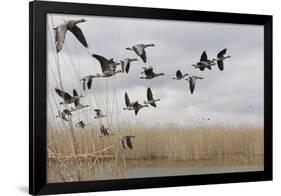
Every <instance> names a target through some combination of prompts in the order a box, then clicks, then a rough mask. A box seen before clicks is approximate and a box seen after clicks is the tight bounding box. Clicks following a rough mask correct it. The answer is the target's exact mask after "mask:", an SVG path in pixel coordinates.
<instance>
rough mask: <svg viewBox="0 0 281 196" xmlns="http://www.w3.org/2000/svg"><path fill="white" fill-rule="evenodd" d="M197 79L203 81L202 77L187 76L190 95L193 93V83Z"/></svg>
mask: <svg viewBox="0 0 281 196" xmlns="http://www.w3.org/2000/svg"><path fill="white" fill-rule="evenodd" d="M197 79H203V78H202V77H199V76H194V75H193V76H189V77H188V78H187V79H186V80H188V82H189V88H190V92H191V94H193V91H194V87H195V81H196V80H197Z"/></svg>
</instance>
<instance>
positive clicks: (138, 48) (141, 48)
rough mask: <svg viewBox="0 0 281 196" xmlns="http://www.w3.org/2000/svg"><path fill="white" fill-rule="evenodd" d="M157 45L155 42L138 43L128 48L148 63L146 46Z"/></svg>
mask: <svg viewBox="0 0 281 196" xmlns="http://www.w3.org/2000/svg"><path fill="white" fill-rule="evenodd" d="M151 46H155V45H154V44H136V45H133V46H132V47H131V48H130V47H127V48H126V49H127V50H132V51H134V52H135V53H136V54H137V55H138V56H139V57H140V58H141V59H142V60H143V62H144V63H146V52H145V48H147V47H151Z"/></svg>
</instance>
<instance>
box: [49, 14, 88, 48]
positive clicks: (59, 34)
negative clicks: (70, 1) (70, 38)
mask: <svg viewBox="0 0 281 196" xmlns="http://www.w3.org/2000/svg"><path fill="white" fill-rule="evenodd" d="M85 21H86V20H84V19H80V20H68V21H64V22H63V23H62V24H60V25H58V26H57V27H55V28H54V30H55V43H56V50H57V52H60V51H61V49H62V47H63V44H64V41H65V35H66V33H67V30H69V31H70V32H71V33H72V34H73V35H74V36H75V37H76V38H77V39H78V41H79V42H80V43H81V44H82V45H83V46H84V47H85V48H88V44H87V41H86V38H85V37H84V35H83V32H82V30H81V29H80V28H79V27H78V26H77V24H78V23H81V22H85Z"/></svg>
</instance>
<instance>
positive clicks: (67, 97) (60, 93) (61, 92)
mask: <svg viewBox="0 0 281 196" xmlns="http://www.w3.org/2000/svg"><path fill="white" fill-rule="evenodd" d="M55 91H56V93H57V94H58V95H59V96H60V97H62V98H63V99H66V100H70V99H71V98H72V96H71V95H70V94H68V93H67V92H64V91H62V90H60V89H58V88H56V89H55Z"/></svg>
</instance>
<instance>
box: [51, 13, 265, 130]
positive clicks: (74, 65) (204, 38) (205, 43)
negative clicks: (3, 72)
mask: <svg viewBox="0 0 281 196" xmlns="http://www.w3.org/2000/svg"><path fill="white" fill-rule="evenodd" d="M81 18H84V19H86V20H87V21H86V22H84V23H80V24H78V26H79V27H80V28H81V29H82V31H83V33H84V35H85V37H86V39H87V42H88V44H89V46H90V48H89V51H90V52H91V53H96V54H99V55H102V56H105V57H107V58H114V59H116V60H119V59H122V58H127V57H132V58H135V57H136V55H135V54H134V53H133V52H132V51H128V50H125V48H126V47H128V46H131V45H133V44H137V43H145V44H148V43H154V44H155V45H156V46H155V47H149V48H147V49H146V52H147V63H146V64H144V63H143V62H142V61H141V60H140V59H139V61H138V62H132V63H131V68H130V72H129V74H117V75H115V76H113V77H111V78H108V79H106V78H99V79H94V81H93V88H92V89H91V90H86V91H85V92H83V90H82V84H81V82H79V78H82V77H83V76H85V75H89V74H96V73H101V68H100V65H99V63H98V61H96V60H95V59H94V58H93V57H91V56H90V55H89V54H88V53H87V50H86V49H85V48H84V47H83V46H82V45H81V44H80V43H79V42H78V41H77V39H76V38H75V37H74V36H73V35H72V34H71V33H70V32H68V33H67V35H66V40H65V43H64V46H63V48H62V51H61V52H60V53H59V55H58V57H59V62H60V65H61V66H60V69H61V75H62V81H63V85H64V89H65V90H66V91H67V92H70V93H71V94H72V89H73V88H76V89H78V91H79V92H80V93H82V94H84V95H85V96H86V97H85V98H83V99H82V101H81V102H82V103H83V104H90V105H91V108H90V109H85V110H84V111H80V112H79V115H77V120H78V119H80V120H85V121H88V123H94V121H93V120H91V119H90V118H89V117H88V116H87V118H86V117H83V114H86V113H87V114H94V113H93V112H92V111H93V109H94V108H100V109H102V110H103V111H104V113H109V114H110V113H112V114H113V122H116V123H117V122H122V121H126V122H130V123H133V124H134V123H136V122H138V123H139V122H145V123H147V124H155V123H156V124H161V125H165V124H170V123H175V124H179V125H190V124H193V123H235V124H239V123H255V124H258V125H260V126H262V125H263V88H264V86H263V73H264V70H263V62H264V61H263V59H264V56H263V26H258V25H237V24H219V23H203V22H185V21H168V20H151V19H132V18H113V17H97V16H73V15H57V14H53V15H52V19H53V22H52V20H51V17H50V15H48V23H47V24H48V28H47V36H48V37H47V38H48V39H47V41H48V55H47V56H48V79H49V80H48V89H49V91H48V92H49V96H48V98H49V99H48V100H49V105H48V106H49V108H48V111H49V118H50V119H51V118H52V116H51V115H52V114H51V108H50V107H53V110H54V111H56V110H57V108H56V107H55V102H59V101H61V99H60V98H59V97H58V96H57V95H56V94H55V93H54V88H55V87H60V85H59V83H58V78H59V77H58V69H57V64H56V61H55V58H54V57H55V54H54V50H53V47H54V43H53V42H54V34H53V30H52V28H53V26H57V25H59V24H61V23H62V22H63V19H65V20H70V19H81ZM223 48H227V54H228V55H230V56H231V58H230V59H226V60H225V69H224V71H220V70H219V69H218V67H217V66H216V67H213V70H212V71H210V70H205V71H203V72H202V71H200V70H198V69H195V68H194V67H192V66H191V65H192V64H193V63H196V62H197V61H199V59H200V56H201V54H202V52H203V51H204V50H206V52H207V54H208V57H209V58H214V57H216V55H217V53H218V52H219V51H220V50H221V49H223ZM150 65H151V66H153V67H154V71H155V72H156V73H157V72H164V73H165V75H164V76H160V77H158V78H154V79H152V80H142V79H139V75H140V72H141V71H142V67H143V66H150ZM178 69H180V70H181V71H182V72H184V73H189V74H191V75H198V76H202V77H204V79H203V80H198V81H197V82H196V86H195V91H194V93H193V95H191V93H190V90H189V85H188V82H187V81H185V80H180V81H176V80H172V77H173V76H174V75H175V73H176V70H178ZM147 87H151V89H152V91H153V94H154V98H160V99H161V101H160V102H157V108H153V107H149V108H144V109H142V110H140V111H139V113H138V115H137V116H135V115H134V112H133V111H124V110H123V107H125V102H124V93H125V92H127V93H128V95H129V97H130V99H131V101H136V100H139V101H140V102H143V101H145V100H146V89H147ZM107 95H108V96H107ZM107 97H108V100H109V102H110V105H109V107H108V108H107V107H106V98H107ZM54 101H55V102H54ZM113 104H114V105H113ZM59 107H60V108H62V107H61V106H59ZM110 110H113V112H110ZM117 116H118V118H117ZM74 118H76V117H74ZM203 118H205V119H206V118H210V121H209V122H206V121H204V120H202V119H203ZM86 123H87V122H86Z"/></svg>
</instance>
